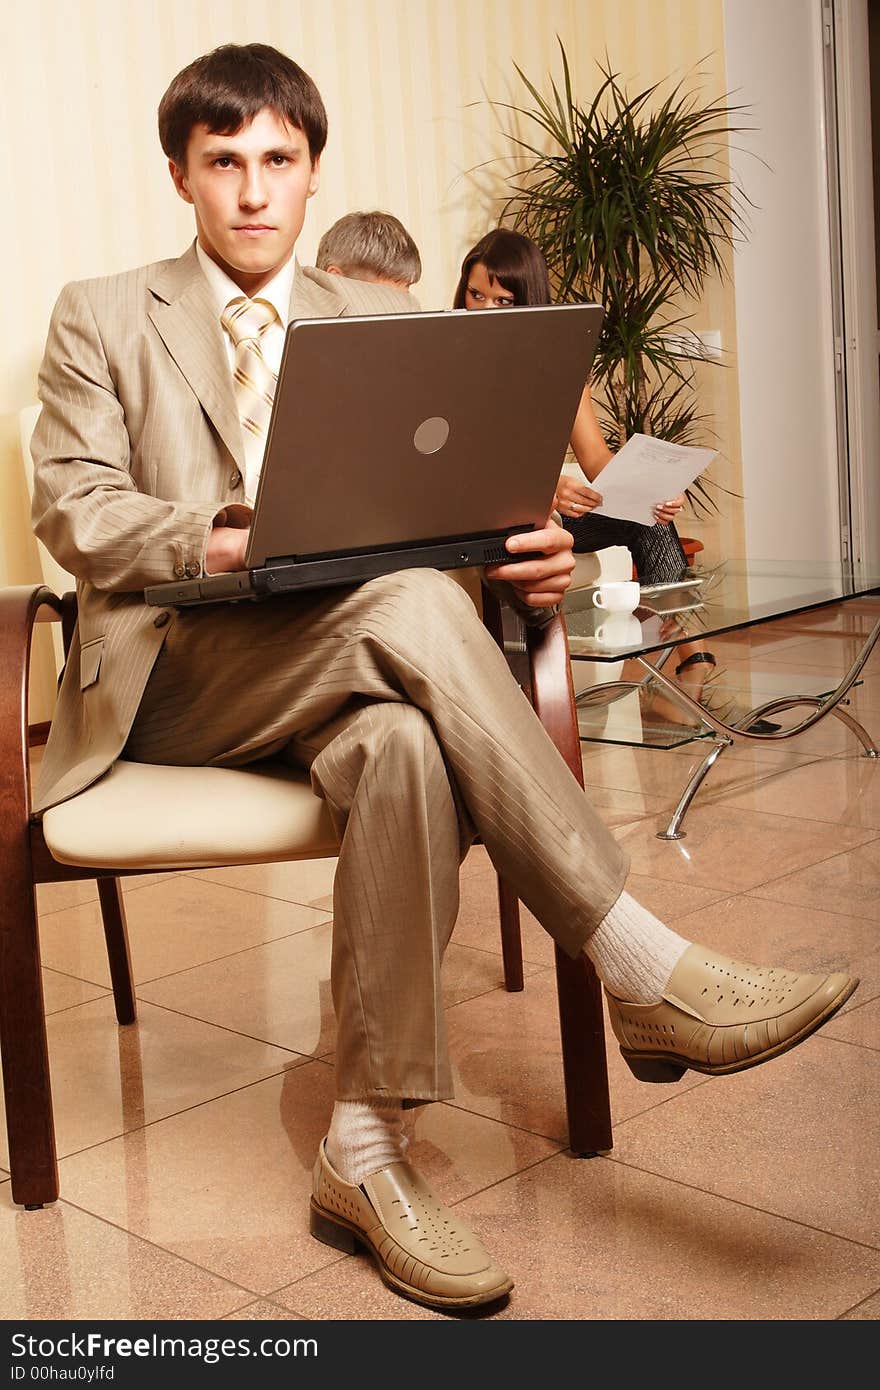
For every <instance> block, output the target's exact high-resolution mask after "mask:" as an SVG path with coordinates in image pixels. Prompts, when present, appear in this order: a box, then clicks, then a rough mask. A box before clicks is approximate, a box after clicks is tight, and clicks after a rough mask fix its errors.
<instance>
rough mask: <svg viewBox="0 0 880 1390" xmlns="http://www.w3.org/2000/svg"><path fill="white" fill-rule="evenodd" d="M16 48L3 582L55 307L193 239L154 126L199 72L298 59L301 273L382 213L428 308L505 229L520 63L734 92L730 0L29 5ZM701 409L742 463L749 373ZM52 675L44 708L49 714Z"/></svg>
mask: <svg viewBox="0 0 880 1390" xmlns="http://www.w3.org/2000/svg"><path fill="white" fill-rule="evenodd" d="M3 34H4V44H3V50H4V59H3V80H2V83H0V124H2V129H3V131H4V136H5V139H4V140H3V142H2V144H0V150H2V154H0V158H2V160H3V167H2V182H3V187H4V188H5V190H6V191H7V208H8V215H7V216H6V217H5V218H4V219H3V223H2V229H0V239H2V252H3V266H4V272H5V273H4V276H3V283H4V292H3V295H2V298H0V344H2V347H0V351H2V354H3V371H2V373H0V496H2V499H3V502H4V504H5V505H4V506H3V508H2V510H0V518H2V520H0V583H10V582H11V583H21V582H29V581H31V580H33V579H36V578H38V577H39V567H38V563H37V557H36V550H35V547H34V543H33V540H32V537H31V535H30V530H29V523H28V511H27V502H26V497H25V489H24V484H23V482H22V480H21V479H20V477H19V471H20V468H19V463H18V456H17V450H16V447H15V437H16V435H15V431H16V423H15V414H16V412H17V411H18V410H19V409H20V408H21V407H22V406H24V405H26V404H27V403H28V402H30V401H31V400H33V399H34V395H35V377H36V370H37V365H38V363H39V358H40V354H41V351H42V344H43V338H44V335H45V331H46V325H47V321H48V316H49V313H50V310H51V307H52V304H53V302H54V300H55V297H56V295H57V293H58V290H59V289H60V287H61V285H62V284H63V283H64V282H66V281H67V280H71V279H77V278H81V277H84V276H91V275H100V274H106V273H109V272H113V271H117V270H123V269H126V268H128V267H130V266H133V265H137V264H140V263H143V262H146V261H150V260H155V259H158V258H160V257H163V256H171V255H175V254H176V253H178V252H179V251H180V250H182V249H183V248H184V246H185V245H186V244H187V243H188V241H189V240H190V239H191V237H192V222H191V211H190V209H188V208H187V207H186V206H185V205H184V204H183V203H182V202H180V201H179V199H177V198H176V196H175V195H174V193H173V190H172V187H171V182H170V179H169V177H168V174H167V170H166V168H165V162H164V159H163V156H162V153H161V150H160V149H159V144H158V139H157V135H156V121H155V112H156V107H157V105H158V102H159V99H160V97H161V95H162V93H163V91H164V90H165V87H166V86H167V84H168V82H169V81H170V79H171V78H172V77H173V76H174V74H175V72H177V71H178V70H179V69H180V68H181V67H183V66H184V65H185V64H186V63H187V62H189V61H190V59H191V58H193V57H195V56H196V55H197V54H199V53H203V52H205V51H207V50H208V49H210V48H212V47H214V46H215V45H216V44H219V43H223V42H227V41H234V42H249V41H254V40H259V41H261V42H267V43H271V44H274V45H276V46H277V47H279V48H281V49H283V50H284V51H285V52H287V53H289V54H290V55H291V56H292V57H294V58H295V59H296V60H297V61H298V62H300V63H301V65H302V66H303V67H304V68H305V69H306V70H307V71H308V72H309V73H310V74H311V75H312V76H313V77H314V78H315V80H316V81H317V83H318V86H319V87H320V89H321V91H322V94H323V96H324V99H325V102H326V104H327V108H328V112H329V117H330V138H329V141H328V147H327V150H326V152H325V155H324V159H323V167H322V184H321V189H320V191H319V193H318V194H317V196H316V197H315V198H314V199H313V200H312V202H311V204H310V209H309V218H308V220H307V223H306V228H305V231H304V233H303V236H302V239H301V242H300V253H301V259H302V260H304V261H309V260H311V258H312V256H313V253H314V249H315V247H316V245H317V241H318V238H319V236H320V234H321V232H322V231H323V230H324V228H325V227H326V226H328V225H329V224H330V223H331V222H332V221H333V220H334V219H335V218H336V217H338V216H339V215H340V214H341V213H343V212H346V211H349V210H351V209H352V208H370V207H379V208H384V209H387V210H388V211H391V212H394V213H395V214H396V215H397V216H399V217H400V218H401V219H402V220H403V221H404V222H405V223H406V225H407V226H408V227H409V229H410V231H411V232H412V234H413V236H414V237H415V238H416V241H417V242H418V244H419V247H420V250H421V253H422V260H423V265H424V274H423V278H422V280H421V282H420V283H419V285H418V286H417V287H416V294H417V295H418V297H419V299H420V301H421V303H422V305H423V307H424V308H428V309H433V308H440V307H443V306H445V305H448V303H449V301H450V298H451V295H452V292H453V288H454V285H455V283H456V280H457V276H458V266H459V264H460V261H461V258H462V255H463V254H464V252H465V251H466V250H467V248H468V247H469V246H470V245H471V243H472V242H473V241H474V240H475V239H476V237H477V236H479V235H481V234H482V233H483V232H484V231H485V230H486V229H487V228H488V227H489V226H490V225H492V223H493V221H494V218H495V216H496V215H497V209H498V199H499V197H502V196H503V194H504V190H505V179H506V177H507V176H508V175H509V174H510V172H512V170H513V168H514V167H515V165H514V163H513V162H512V160H511V148H512V147H511V143H510V140H509V139H508V138H507V137H506V136H505V134H504V129H505V126H504V121H505V117H504V113H503V112H502V111H500V110H498V109H496V108H493V106H492V104H491V102H490V100H489V98H492V99H494V100H495V101H496V102H505V101H512V102H516V101H518V100H521V99H522V98H523V97H524V96H525V93H524V90H523V89H522V88H521V87H520V86H519V84H518V79H517V78H516V73H515V70H514V67H513V64H514V62H516V63H519V65H520V66H521V67H522V68H523V69H524V70H525V72H526V73H527V74H528V76H529V77H530V78H531V79H532V80H533V81H534V82H536V84H538V85H546V78H547V74H548V73H551V72H552V73H553V74H555V75H556V76H559V74H560V64H559V60H558V48H557V37H556V36H557V35H558V36H559V37H560V38H561V39H562V41H563V43H564V44H565V47H566V50H567V52H568V55H569V59H570V61H571V64H572V68H573V77H574V84H575V90H576V92H578V93H579V94H581V95H582V98H583V99H584V100H586V99H588V97H589V95H590V93H591V90H592V88H593V87H594V86H595V85H596V84H597V81H598V77H599V74H598V68H597V62H598V61H599V60H601V59H603V58H604V56H605V54H606V53H607V54H608V56H609V57H610V60H611V62H612V63H613V65H614V67H615V68H616V69H617V70H618V71H619V73H620V74H621V76H622V78H623V79H624V81H625V83H626V84H627V85H628V86H631V87H634V85H635V84H648V83H650V82H653V81H657V80H658V79H662V78H665V77H666V76H668V75H674V76H676V77H683V76H687V75H688V74H689V73H694V72H697V71H698V72H699V73H700V74H701V76H700V79H699V81H700V85H701V86H702V87H703V88H704V90H705V92H706V94H707V96H709V97H717V96H719V95H721V93H722V92H723V91H724V85H725V84H724V62H723V27H722V5H721V0H248V3H247V4H244V3H242V0H138V3H134V0H28V3H27V4H24V5H15V6H12V5H10V6H6V7H5V10H4V18H3ZM697 326H698V327H705V328H718V329H720V330H721V332H722V336H723V341H724V345H725V348H727V349H730V350H733V349H734V347H735V324H734V317H733V300H732V294H730V292H729V291H726V290H720V289H713V290H711V291H710V293H709V294H708V296H707V300H706V303H705V304H704V305H703V306H701V308H700V311H699V316H698V322H697ZM705 408H706V410H707V411H709V412H710V413H712V414H713V415H714V416H715V419H716V423H717V426H718V430H719V433H720V434H721V437H722V440H723V443H724V448H725V452H726V453H727V454H729V455H731V456H732V458H733V459H734V460H735V459H736V457H737V451H738V440H737V435H736V428H735V422H736V419H737V414H738V412H737V404H736V378H735V372H724V373H721V372H717V373H715V374H714V377H713V378H712V379H711V380H710V381H709V382H708V383H707V396H706V402H705ZM735 474H736V466H735V465H731V468H730V469H729V470H728V474H727V475H726V476H725V482H726V483H727V484H728V485H729V486H732V487H733V489H734V490H736V481H735V476H734V475H735ZM725 511H726V513H727V516H726V518H722V520H721V522H720V523H719V524H720V526H721V531H722V533H725V532H730V530H731V528H735V527H736V525H737V516H736V508H735V505H734V504H732V503H725ZM687 529H689V530H691V531H694V530H695V528H694V527H691V526H689V527H688V528H687ZM704 529H705V528H704ZM709 531H710V533H711V532H713V531H714V527H710V528H709ZM701 534H702V532H701ZM719 539H723V536H722V537H720V538H719ZM708 543H709V541H708V538H707V544H708ZM724 543H725V546H726V548H728V547H730V546H733V550H734V553H735V549H736V547H735V545H734V544H733V542H732V541H731V540H730V539H729V538H728V539H727V540H726V541H725V542H724ZM728 553H731V551H730V549H729V548H728ZM41 660H42V665H40V664H39V663H38V666H39V669H38V672H37V684H38V698H39V697H40V695H39V692H40V691H41V690H42V691H43V692H44V694H45V699H46V701H49V700H50V698H51V682H50V679H49V672H48V661H47V659H45V660H43V659H41ZM43 668H45V669H43Z"/></svg>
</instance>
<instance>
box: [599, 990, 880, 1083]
mask: <svg viewBox="0 0 880 1390" xmlns="http://www.w3.org/2000/svg"><path fill="white" fill-rule="evenodd" d="M858 984H859V977H858V976H856V977H855V978H854V979H851V980H849V981H847V983H846V985H845V986H844V988H843V989H842V990H841V991H840V993H839V994H838V995H837V997H836V998H835V999H833V1000H832V1001H831V1003H830V1004H829V1005H828V1006H827V1007H826V1008H825V1009H823V1011H822V1012H821V1013H820V1014H817V1015H816V1017H815V1018H812V1019H810V1022H809V1023H807V1024H805V1025H804V1027H803V1028H802V1029H801V1030H800V1032H799V1033H794V1034H792V1036H791V1037H790V1038H786V1039H785V1041H784V1042H781V1043H777V1044H776V1045H775V1046H774V1047H768V1048H767V1049H766V1050H765V1051H764V1052H759V1053H757V1054H756V1055H755V1056H754V1057H745V1058H743V1059H742V1061H738V1062H719V1063H716V1062H699V1061H697V1060H693V1061H692V1060H690V1059H689V1058H687V1057H682V1056H681V1055H680V1054H679V1053H675V1052H631V1051H630V1052H628V1051H627V1050H626V1049H625V1048H623V1047H621V1049H620V1055H621V1057H623V1059H624V1061H625V1062H626V1064H627V1066H628V1067H629V1069H630V1071H631V1072H632V1074H633V1076H635V1077H636V1078H637V1080H639V1081H648V1082H654V1083H658V1082H659V1083H661V1084H662V1083H664V1082H671V1081H680V1080H681V1078H682V1077H683V1076H684V1074H685V1072H686V1071H699V1072H702V1073H703V1075H705V1076H730V1075H731V1074H732V1073H733V1072H738V1071H748V1069H749V1067H758V1066H760V1065H761V1063H762V1062H770V1061H772V1060H773V1058H774V1057H781V1056H782V1054H783V1052H789V1051H791V1049H792V1048H793V1047H797V1045H798V1044H799V1043H802V1042H804V1040H805V1039H806V1038H809V1037H810V1036H811V1035H812V1034H813V1033H815V1032H816V1030H817V1029H819V1028H821V1027H822V1025H823V1024H825V1023H827V1022H828V1020H829V1019H830V1018H833V1016H834V1015H835V1014H836V1013H837V1011H838V1009H841V1008H843V1005H844V1004H845V1003H846V1001H847V999H849V997H850V995H852V994H853V993H854V992H855V990H856V989H857V988H858Z"/></svg>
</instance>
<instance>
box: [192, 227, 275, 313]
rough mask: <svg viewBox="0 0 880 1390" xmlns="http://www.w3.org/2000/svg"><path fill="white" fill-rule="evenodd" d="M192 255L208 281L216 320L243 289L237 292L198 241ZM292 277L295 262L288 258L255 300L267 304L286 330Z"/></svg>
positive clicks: (237, 297)
mask: <svg viewBox="0 0 880 1390" xmlns="http://www.w3.org/2000/svg"><path fill="white" fill-rule="evenodd" d="M196 255H197V257H198V260H199V265H200V266H201V267H202V271H203V273H204V275H205V278H206V279H207V281H208V285H209V286H210V289H211V295H212V298H213V300H214V303H215V304H216V306H217V317H218V318H219V317H220V315H221V314H222V313H223V310H224V309H225V308H226V306H227V304H228V303H229V301H230V299H241V297H242V295H243V294H244V290H242V289H240V288H239V286H238V285H236V283H235V281H234V280H231V279H230V278H229V276H228V275H227V274H226V271H225V270H221V268H220V266H219V265H218V264H217V262H216V261H213V260H212V259H211V257H210V256H209V255H208V253H207V251H204V250H203V249H202V247H201V246H200V245H199V243H198V242H196ZM295 274H296V259H295V257H294V256H291V257H290V259H289V260H288V261H287V262H286V263H285V264H284V265H283V266H282V267H281V269H280V270H279V272H278V274H277V275H275V276H273V278H272V279H271V280H270V281H269V283H268V285H265V286H264V287H263V289H261V290H260V293H259V294H258V295H257V298H258V299H267V300H268V301H269V303H270V304H271V305H272V307H273V309H274V310H275V312H276V314H277V315H278V318H279V320H280V321H281V326H282V328H286V327H287V321H288V318H289V317H290V296H291V294H292V293H293V277H294V275H295Z"/></svg>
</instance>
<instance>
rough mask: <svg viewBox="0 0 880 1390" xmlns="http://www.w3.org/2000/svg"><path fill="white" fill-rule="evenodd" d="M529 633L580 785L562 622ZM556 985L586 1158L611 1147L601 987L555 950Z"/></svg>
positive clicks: (556, 732) (573, 1130)
mask: <svg viewBox="0 0 880 1390" xmlns="http://www.w3.org/2000/svg"><path fill="white" fill-rule="evenodd" d="M527 636H528V641H529V654H530V658H531V663H532V668H531V669H532V698H533V703H534V706H535V709H536V711H537V713H538V716H539V718H540V720H541V723H542V724H543V725H544V728H545V729H546V730H547V732H548V734H549V735H550V737H551V738H552V739H553V742H554V743H555V744H556V747H557V748H558V749H559V751H560V753H561V754H562V756H563V758H564V759H565V761H566V762H567V763H568V766H569V769H570V770H571V772H572V773H573V775H574V776H575V777H576V778H577V780H578V782H579V783H580V785H581V786H583V785H584V774H583V767H582V765H581V750H580V740H579V738H578V731H577V717H576V714H575V707H574V692H573V690H572V684H571V663H570V661H569V653H568V641H567V637H566V633H565V623H564V621H563V619H562V618H561V617H558V616H557V617H556V618H554V619H553V620H552V622H550V623H548V624H545V625H544V626H543V627H541V628H533V629H529V632H528V634H527ZM556 989H557V994H558V996H559V1027H560V1032H561V1034H562V1069H563V1075H564V1078H565V1100H566V1106H567V1111H568V1135H569V1146H570V1147H571V1149H572V1151H573V1152H574V1153H576V1154H579V1155H582V1156H587V1155H588V1154H595V1153H599V1152H601V1151H602V1150H605V1149H610V1148H611V1147H612V1137H611V1099H610V1096H609V1093H608V1064H607V1059H606V1056H605V1016H604V1009H603V1001H602V990H601V987H600V985H599V980H598V977H597V975H596V972H595V971H594V969H593V967H592V965H591V964H590V961H589V959H588V958H587V956H585V955H581V956H579V957H578V959H577V960H571V958H570V957H569V956H566V955H565V954H564V952H562V951H560V950H559V948H558V947H557V948H556Z"/></svg>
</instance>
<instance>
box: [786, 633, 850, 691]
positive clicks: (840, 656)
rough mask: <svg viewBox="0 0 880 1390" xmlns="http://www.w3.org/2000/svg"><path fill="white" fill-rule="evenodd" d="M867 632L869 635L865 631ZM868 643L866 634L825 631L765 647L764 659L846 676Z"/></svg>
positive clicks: (805, 671)
mask: <svg viewBox="0 0 880 1390" xmlns="http://www.w3.org/2000/svg"><path fill="white" fill-rule="evenodd" d="M865 635H867V634H865ZM863 645H864V635H862V634H858V633H827V634H825V633H821V632H815V633H813V634H811V635H810V636H801V637H800V638H798V639H797V640H796V641H793V642H786V643H785V644H784V645H779V646H768V647H764V648H762V650H761V658H760V659H761V662H762V663H763V662H766V663H767V664H768V665H772V664H774V663H775V662H777V661H778V662H781V663H782V664H783V665H786V666H791V667H792V669H801V670H803V671H804V673H805V674H806V673H807V672H811V671H816V670H818V671H822V672H829V673H831V674H836V675H837V678H838V680H839V679H840V677H841V676H843V675H845V674H846V672H847V671H848V670H849V668H850V666H852V664H853V662H854V661H855V659H856V657H857V656H858V655H859V652H860V651H861V648H862V646H863Z"/></svg>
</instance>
